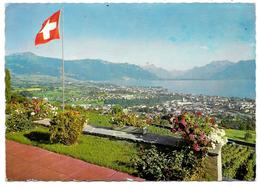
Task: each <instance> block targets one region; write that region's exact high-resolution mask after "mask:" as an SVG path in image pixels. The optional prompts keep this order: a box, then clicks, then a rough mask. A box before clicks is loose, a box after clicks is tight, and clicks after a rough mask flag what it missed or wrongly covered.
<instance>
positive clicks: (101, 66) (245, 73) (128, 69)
mask: <svg viewBox="0 0 260 187" xmlns="http://www.w3.org/2000/svg"><path fill="white" fill-rule="evenodd" d="M5 61H6V63H5V66H6V68H8V69H10V71H11V73H12V74H14V75H48V76H53V77H59V76H60V74H61V69H60V67H61V60H60V59H58V58H49V57H42V56H37V55H35V54H33V53H31V52H26V53H16V54H11V55H8V56H6V57H5ZM64 66H65V75H66V77H69V78H73V79H77V80H94V81H105V80H131V79H135V80H158V79H203V80H213V79H214V80H221V79H222V80H223V79H234V80H236V79H255V66H256V64H255V60H247V61H239V62H236V63H234V62H230V61H214V62H211V63H209V64H207V65H205V66H201V67H194V68H192V69H189V70H186V71H176V70H171V71H169V70H166V69H163V68H160V67H156V66H155V65H152V64H147V65H145V66H142V67H140V66H137V65H133V64H129V63H112V62H108V61H104V60H100V59H82V60H65V62H64Z"/></svg>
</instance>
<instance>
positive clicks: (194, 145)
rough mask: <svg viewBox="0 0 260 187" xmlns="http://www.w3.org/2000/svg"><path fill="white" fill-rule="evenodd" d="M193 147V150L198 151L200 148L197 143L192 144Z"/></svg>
mask: <svg viewBox="0 0 260 187" xmlns="http://www.w3.org/2000/svg"><path fill="white" fill-rule="evenodd" d="M193 149H194V151H199V150H200V146H199V145H198V144H197V143H196V144H193Z"/></svg>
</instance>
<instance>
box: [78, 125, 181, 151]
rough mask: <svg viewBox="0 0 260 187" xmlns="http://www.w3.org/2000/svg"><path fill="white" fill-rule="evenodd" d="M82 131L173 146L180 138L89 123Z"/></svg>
mask: <svg viewBox="0 0 260 187" xmlns="http://www.w3.org/2000/svg"><path fill="white" fill-rule="evenodd" d="M83 133H86V134H91V135H97V136H108V137H114V138H117V139H122V140H132V141H135V142H143V143H152V144H160V145H169V146H174V145H176V144H177V143H178V142H180V141H181V139H180V138H175V137H171V136H161V135H157V134H151V133H147V134H134V133H127V132H123V131H116V130H112V129H105V128H102V127H94V126H90V125H86V127H84V129H83Z"/></svg>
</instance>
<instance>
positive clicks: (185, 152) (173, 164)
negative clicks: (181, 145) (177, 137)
mask: <svg viewBox="0 0 260 187" xmlns="http://www.w3.org/2000/svg"><path fill="white" fill-rule="evenodd" d="M133 161H134V163H135V164H134V166H135V169H136V170H137V172H138V175H139V177H142V178H145V179H147V180H152V181H159V180H162V181H171V180H174V181H176V180H177V181H181V180H190V179H191V177H192V175H193V174H195V173H197V169H198V168H199V167H198V166H200V164H201V163H202V159H201V158H200V157H197V155H196V154H195V153H194V152H193V151H192V150H189V149H181V150H173V151H169V152H162V151H159V150H158V149H157V148H156V147H155V146H152V148H151V149H145V150H144V149H142V150H141V151H140V153H139V155H138V157H135V158H134V159H133Z"/></svg>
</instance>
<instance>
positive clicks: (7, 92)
mask: <svg viewBox="0 0 260 187" xmlns="http://www.w3.org/2000/svg"><path fill="white" fill-rule="evenodd" d="M5 99H6V102H7V103H9V102H10V101H11V75H10V71H9V70H8V69H5Z"/></svg>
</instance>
